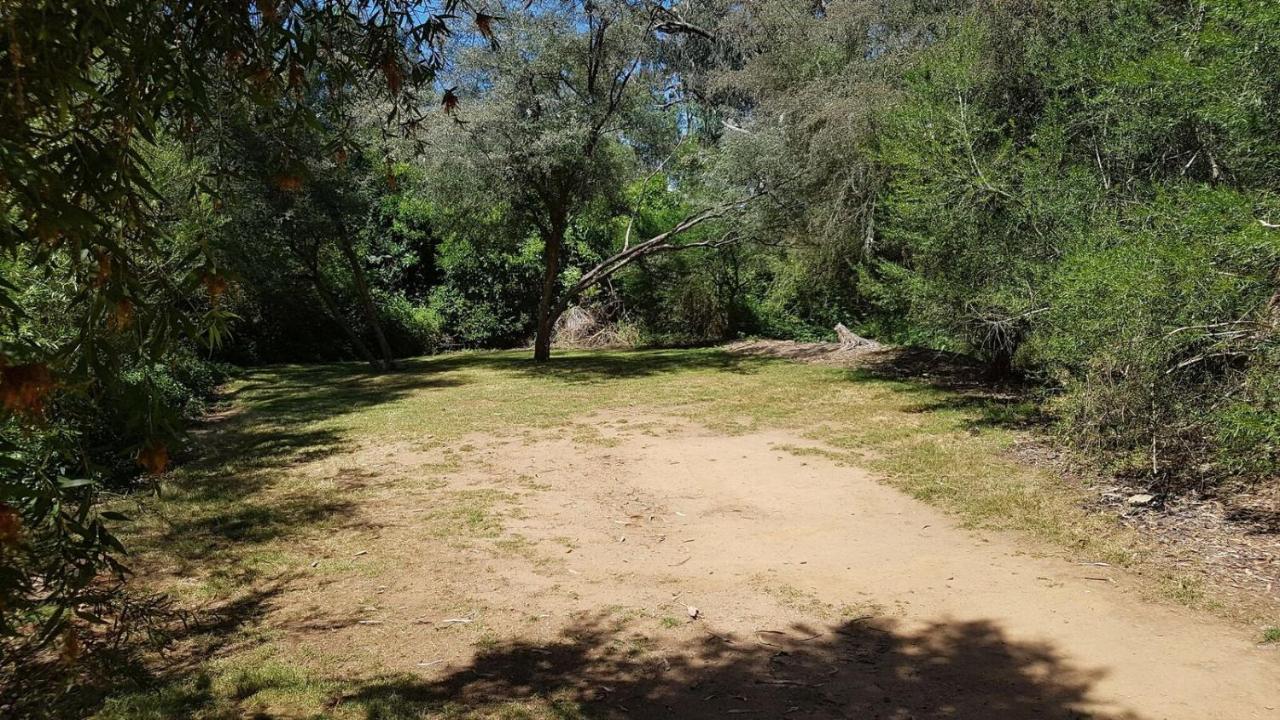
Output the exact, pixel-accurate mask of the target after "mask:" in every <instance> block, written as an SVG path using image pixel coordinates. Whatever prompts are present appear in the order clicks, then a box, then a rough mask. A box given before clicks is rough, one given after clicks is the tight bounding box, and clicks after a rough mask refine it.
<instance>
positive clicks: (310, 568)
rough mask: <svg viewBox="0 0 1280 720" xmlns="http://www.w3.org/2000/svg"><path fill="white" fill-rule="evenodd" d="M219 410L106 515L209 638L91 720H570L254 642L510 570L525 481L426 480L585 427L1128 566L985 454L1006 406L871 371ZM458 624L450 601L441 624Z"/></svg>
mask: <svg viewBox="0 0 1280 720" xmlns="http://www.w3.org/2000/svg"><path fill="white" fill-rule="evenodd" d="M227 403H228V405H227V408H226V410H225V411H224V413H223V414H222V416H221V417H219V418H217V419H215V420H214V421H213V422H211V423H210V425H209V427H207V428H205V429H202V430H201V431H200V432H199V433H198V434H197V436H196V441H195V447H194V448H193V450H192V457H191V458H190V460H189V462H187V463H186V464H185V465H184V466H182V467H181V468H180V469H178V470H177V471H175V472H173V473H172V474H171V475H170V476H169V477H168V478H166V480H165V481H164V483H163V485H162V487H161V488H160V492H159V493H158V495H157V496H154V497H151V496H148V497H145V498H135V499H130V500H126V501H122V502H121V504H122V505H129V506H131V507H132V509H133V510H135V512H133V513H132V514H133V515H134V516H135V518H136V519H135V520H134V522H133V523H132V524H131V527H129V528H128V531H127V537H128V542H129V544H130V545H131V548H132V549H133V551H134V553H135V564H136V566H137V567H138V568H139V570H140V571H141V573H140V578H139V579H140V580H141V581H143V584H144V585H148V586H150V587H151V588H152V589H155V590H158V591H161V592H163V593H165V594H167V595H169V596H171V597H174V598H176V599H177V602H178V603H179V604H180V605H183V606H186V607H196V608H206V609H209V610H210V611H211V612H216V613H219V614H220V615H219V616H220V617H223V618H225V619H226V621H225V623H224V624H223V625H222V626H220V627H218V629H217V630H210V631H208V632H203V633H193V637H192V638H190V639H188V640H187V641H186V644H185V646H184V647H186V648H187V650H186V652H187V653H189V654H193V655H194V656H195V657H194V658H193V659H192V661H191V663H192V664H191V666H190V667H189V668H187V669H184V670H183V671H182V672H180V673H172V674H170V675H168V676H166V675H165V674H164V673H160V675H159V678H160V679H159V680H158V681H155V682H151V683H150V684H149V685H147V684H144V686H143V687H141V688H140V689H139V690H138V691H137V692H132V693H127V694H124V695H117V697H115V698H114V699H111V700H110V701H108V703H107V704H106V705H105V706H104V707H103V709H102V710H101V711H100V714H99V717H102V718H176V717H210V718H221V717H241V716H245V715H246V713H247V714H250V715H251V714H253V713H259V714H261V715H262V716H271V717H314V716H325V717H352V718H366V717H367V718H399V717H423V716H428V717H512V718H517V717H549V718H550V717H555V718H561V717H578V716H579V713H580V712H581V708H579V707H578V706H577V705H576V704H574V703H573V702H572V701H570V700H568V699H565V698H559V697H543V698H541V699H539V700H537V701H523V700H522V701H518V702H510V703H508V702H503V703H499V704H497V705H493V704H487V705H483V706H480V707H476V706H474V705H469V706H465V707H464V706H455V705H451V704H450V703H449V702H447V701H445V700H441V699H440V698H434V697H433V698H403V697H398V696H397V695H396V693H395V691H394V688H395V686H396V682H398V681H397V676H396V675H395V674H394V673H391V674H388V673H386V672H385V671H383V670H382V669H381V668H378V667H376V662H374V661H369V665H368V666H364V670H363V671H362V672H361V673H359V674H357V675H354V676H353V674H352V672H351V670H350V668H351V667H352V666H359V665H360V663H361V661H360V656H359V649H351V650H350V652H349V653H348V656H347V657H345V658H343V659H341V660H340V661H338V660H334V659H333V658H326V657H321V656H317V655H315V654H314V653H308V652H307V651H305V650H303V649H300V648H297V647H293V646H291V645H290V644H289V643H288V642H286V641H285V640H284V637H285V632H284V631H283V630H282V629H280V628H279V627H272V626H271V625H270V624H264V623H262V622H259V620H260V618H262V617H264V616H266V615H267V614H268V613H269V612H270V611H271V610H272V609H273V608H275V607H276V603H277V601H278V600H279V598H280V597H281V596H282V594H284V593H289V592H293V590H292V589H291V585H290V583H291V582H293V581H294V580H295V579H297V578H300V577H304V576H305V577H306V578H309V580H308V582H324V580H325V578H326V577H340V576H351V575H360V576H365V577H368V578H373V579H376V580H377V581H378V582H384V581H386V582H390V581H392V580H394V578H395V577H396V576H397V574H398V573H399V572H400V568H402V567H407V566H409V565H411V564H412V561H414V560H420V559H421V558H422V557H431V558H436V557H439V558H448V557H451V556H454V555H456V554H458V553H465V552H466V551H467V550H468V548H473V547H484V548H486V549H488V550H491V551H492V552H493V553H505V554H508V555H520V554H522V553H528V548H527V547H526V544H525V541H524V539H523V538H522V537H521V536H520V535H518V534H516V533H513V532H509V531H508V530H506V527H505V525H506V523H505V520H507V519H509V518H511V517H515V516H516V515H517V514H518V513H519V512H521V509H520V508H519V507H518V502H517V501H518V499H519V497H520V494H521V493H523V492H535V491H536V490H535V489H534V488H536V487H537V483H536V480H534V479H532V478H515V479H513V480H512V482H511V483H510V489H504V490H501V491H497V490H476V489H470V490H458V489H448V488H446V487H445V486H444V485H445V483H444V482H443V481H442V478H443V477H444V476H445V475H447V474H449V473H454V472H457V471H460V470H462V469H464V468H466V467H467V466H468V464H469V463H472V462H475V461H476V459H475V457H474V453H475V451H476V450H477V448H476V445H475V443H477V442H480V440H479V439H478V438H480V437H482V436H491V437H502V438H516V439H521V438H528V439H529V440H530V441H532V439H534V438H537V437H547V436H548V435H552V436H561V437H565V438H568V439H571V440H572V441H574V442H576V443H588V444H597V445H603V446H607V445H608V444H609V439H608V438H607V437H604V436H602V435H601V433H600V432H599V430H598V429H597V428H595V426H594V425H593V424H592V423H591V422H590V421H584V418H587V417H588V416H589V415H590V414H591V413H596V412H607V413H608V414H609V416H610V417H613V418H618V419H622V420H626V419H627V418H635V419H634V420H630V421H628V422H634V423H635V428H636V429H637V430H639V431H641V432H654V433H658V432H661V431H662V427H661V426H662V418H675V419H677V420H680V421H685V422H688V421H692V422H694V423H697V424H700V425H702V426H705V427H708V428H710V429H713V430H715V431H717V432H722V433H730V434H740V433H749V432H756V431H764V430H783V431H787V432H789V433H791V434H793V435H794V436H795V437H796V438H797V439H798V440H803V441H806V442H805V444H804V446H803V447H801V446H800V444H797V445H796V446H794V447H790V448H788V449H789V450H790V451H791V452H795V453H801V454H803V453H817V454H820V455H823V456H825V457H828V458H831V459H834V460H836V461H837V462H841V463H848V464H856V465H857V466H859V467H863V468H866V469H869V470H872V471H874V472H875V473H877V474H878V475H880V476H882V477H883V478H884V481H885V482H888V483H891V484H892V485H894V486H895V487H898V488H900V489H902V490H903V491H905V492H907V493H909V494H911V495H913V496H915V497H918V498H921V499H923V500H925V501H927V502H930V503H933V504H935V505H938V506H941V507H944V508H946V509H948V510H950V511H952V512H954V513H955V514H956V516H957V517H958V518H960V519H961V520H962V521H963V522H964V523H965V524H967V525H968V526H970V527H974V528H982V529H1002V530H1012V531H1016V532H1017V533H1020V534H1021V536H1022V537H1025V538H1027V539H1028V540H1030V541H1031V542H1030V543H1029V545H1028V549H1029V550H1031V551H1035V552H1066V553H1069V554H1070V555H1071V557H1072V558H1075V559H1079V560H1082V561H1091V562H1108V563H1113V564H1130V563H1133V562H1135V561H1136V560H1137V558H1136V556H1135V554H1134V550H1133V548H1134V546H1133V542H1132V538H1130V537H1128V536H1126V535H1125V534H1124V533H1123V532H1122V531H1121V530H1119V529H1117V527H1116V526H1115V525H1114V524H1113V523H1111V522H1109V521H1107V520H1106V519H1104V518H1100V517H1098V516H1095V515H1091V514H1089V513H1088V512H1086V511H1085V510H1083V509H1082V497H1083V496H1082V494H1081V492H1080V491H1078V490H1077V489H1073V488H1071V487H1069V486H1067V485H1064V484H1063V483H1062V481H1061V480H1060V479H1059V478H1056V477H1053V476H1052V475H1050V474H1048V473H1046V472H1043V471H1041V470H1037V469H1035V468H1031V467H1027V466H1025V465H1022V464H1019V463H1018V462H1016V461H1015V460H1014V459H1012V458H1011V457H1010V455H1009V454H1008V453H1007V452H1006V451H1007V450H1008V449H1009V448H1010V447H1011V445H1012V444H1013V443H1014V442H1016V441H1017V440H1018V438H1019V433H1020V432H1022V431H1021V430H1018V429H1017V428H1016V426H1017V424H1018V423H1017V420H1018V419H1019V418H1020V417H1021V414H1022V413H1021V409H1020V408H1019V407H1018V406H1016V404H1014V401H1011V400H1001V399H998V398H994V399H993V398H990V397H985V398H981V397H966V396H962V395H959V394H957V393H955V392H951V391H947V390H943V389H938V388H935V387H931V386H929V385H926V384H922V383H919V382H915V381H902V380H894V379H888V378H887V377H886V376H885V374H884V373H879V372H877V371H876V370H874V369H861V370H857V369H848V368H840V367H832V366H822V365H812V364H799V363H794V362H790V361H786V360H779V359H769V358H762V357H755V356H740V355H735V354H731V353H728V352H726V351H723V350H717V349H697V350H654V351H635V352H590V353H585V352H579V353H561V354H559V355H558V356H557V357H556V358H555V359H554V360H553V361H552V362H551V363H549V364H546V365H535V364H533V363H532V362H530V361H529V360H528V358H527V354H526V353H522V352H487V353H479V352H477V353H458V354H450V355H443V356H438V357H432V358H425V359H419V360H414V361H410V362H406V363H405V364H404V367H403V368H402V369H401V370H399V371H398V372H395V373H390V374H383V375H379V374H373V373H370V372H369V371H368V370H367V369H366V368H365V367H363V366H360V365H355V364H349V365H345V364H344V365H325V366H289V367H275V368H268V369H259V370H254V371H250V372H246V373H245V374H243V375H242V376H241V377H239V378H238V379H237V380H236V381H235V382H234V383H233V384H232V385H231V386H230V387H229V388H228V393H227ZM405 454H409V455H413V454H417V455H416V456H415V459H414V462H412V463H405V464H404V465H403V468H401V469H397V468H400V467H401V466H398V465H391V466H383V467H382V468H381V469H380V470H377V471H372V470H369V469H368V467H366V464H367V463H368V462H372V461H373V460H374V459H378V460H383V459H385V458H387V457H389V456H399V455H405ZM406 498H422V504H423V505H429V506H430V508H431V510H430V511H428V512H422V513H418V514H416V515H414V516H413V517H412V519H411V523H410V524H411V525H412V527H411V532H412V533H413V534H412V537H413V538H414V542H413V544H412V546H404V547H394V548H384V549H383V551H382V552H379V553H374V554H369V553H366V548H367V547H368V546H369V543H371V542H374V541H376V539H377V537H378V532H377V528H366V527H365V526H364V525H363V524H362V523H363V521H362V520H361V518H362V514H361V508H362V507H367V506H370V505H372V504H379V503H384V504H389V503H396V502H403V501H404V500H405V499H406ZM569 549H571V546H570V548H569ZM780 592H781V591H780ZM793 594H794V593H793ZM787 597H788V598H791V601H792V602H800V601H801V600H804V599H805V598H804V597H802V596H800V595H795V596H794V598H792V596H791V595H788V596H787ZM361 600H362V601H363V602H367V603H369V604H370V605H371V606H373V605H376V598H375V597H369V598H362V599H361ZM476 602H478V600H477V599H476V598H473V597H469V596H468V595H467V593H466V592H464V591H461V590H460V591H459V592H458V593H457V597H456V608H455V610H456V612H457V614H458V616H460V617H461V616H464V615H466V614H467V613H468V612H469V608H471V607H472V606H474V605H475V603H476ZM850 612H852V611H850ZM830 614H832V616H833V617H842V616H843V613H842V612H836V611H834V610H833V611H831V613H830ZM376 618H377V616H376V614H375V615H371V616H369V619H365V620H362V622H369V623H377V622H378V620H377V619H376ZM648 624H649V625H652V626H653V631H654V632H676V628H678V627H679V625H680V623H679V622H677V621H674V620H671V619H670V618H667V619H666V620H665V622H664V621H663V619H662V618H659V617H658V616H655V617H653V618H650V619H649V623H648ZM371 627H376V625H373V626H371ZM468 631H469V632H474V633H475V634H476V640H475V643H477V645H476V646H477V647H482V646H483V643H485V642H490V643H492V642H496V638H495V637H494V636H493V635H491V634H486V633H487V631H486V630H485V628H484V627H483V626H482V624H481V623H479V622H477V623H476V624H475V625H474V626H469V627H468ZM375 686H376V687H377V688H381V690H379V691H378V692H370V691H369V690H370V687H375Z"/></svg>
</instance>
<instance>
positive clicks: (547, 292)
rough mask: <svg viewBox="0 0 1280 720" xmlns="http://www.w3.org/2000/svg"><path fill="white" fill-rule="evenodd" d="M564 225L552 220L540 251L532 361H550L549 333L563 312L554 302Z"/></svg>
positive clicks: (561, 306)
mask: <svg viewBox="0 0 1280 720" xmlns="http://www.w3.org/2000/svg"><path fill="white" fill-rule="evenodd" d="M564 233H565V224H564V222H563V221H562V220H559V221H558V220H557V219H556V218H553V219H552V222H551V232H549V233H547V237H546V240H545V246H544V248H543V251H542V258H543V262H544V263H545V265H544V268H543V273H542V298H541V300H539V302H538V332H537V335H535V336H534V340H533V359H534V361H535V362H545V361H547V360H550V359H551V333H552V332H553V331H554V330H555V327H556V320H557V319H558V318H559V317H560V313H561V312H563V311H564V304H563V303H560V302H556V286H557V285H559V283H560V253H561V250H562V249H563V247H564Z"/></svg>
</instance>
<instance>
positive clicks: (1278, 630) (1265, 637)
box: [1262, 627, 1280, 645]
mask: <svg viewBox="0 0 1280 720" xmlns="http://www.w3.org/2000/svg"><path fill="white" fill-rule="evenodd" d="M1262 644H1263V645H1277V644H1280V627H1269V628H1267V629H1266V630H1263V631H1262Z"/></svg>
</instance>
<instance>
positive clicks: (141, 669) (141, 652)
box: [0, 578, 288, 718]
mask: <svg viewBox="0 0 1280 720" xmlns="http://www.w3.org/2000/svg"><path fill="white" fill-rule="evenodd" d="M287 585H288V579H287V578H281V579H278V580H277V581H276V582H273V583H271V584H269V585H265V586H259V587H256V588H253V589H252V590H249V591H246V592H243V593H241V594H239V595H237V596H236V597H235V598H233V599H231V600H228V601H225V602H222V603H219V604H216V605H214V606H212V607H208V608H205V609H201V610H197V611H189V610H180V609H178V608H177V607H176V606H175V604H174V602H173V600H172V599H171V598H169V597H167V596H165V595H162V594H156V593H149V592H146V591H132V590H127V591H125V592H123V593H111V594H109V595H103V596H102V597H103V602H104V603H106V604H105V605H103V606H102V607H98V606H94V605H88V606H86V608H87V609H92V610H93V611H94V612H97V613H100V614H102V615H103V616H106V617H110V618H112V619H113V622H112V624H110V625H107V626H98V627H95V628H92V630H93V632H92V633H90V634H82V635H81V636H80V637H81V643H82V646H81V647H82V650H81V651H80V654H79V657H78V658H76V659H75V660H74V662H72V661H69V660H68V658H67V657H66V656H65V651H63V652H54V651H52V650H50V651H47V652H44V653H41V655H40V656H39V657H38V658H36V659H34V661H32V662H27V663H24V664H23V665H22V669H21V672H16V671H15V672H12V673H9V672H7V671H8V670H10V668H8V667H6V668H4V670H5V671H6V672H3V673H0V681H2V682H0V717H13V718H72V717H86V716H89V715H91V714H92V713H93V712H94V711H95V710H97V709H98V708H100V707H101V706H102V703H103V702H104V701H105V700H106V699H107V698H108V697H111V696H113V695H116V694H118V693H120V692H121V690H122V689H127V688H152V687H172V688H177V689H179V692H181V693H182V694H184V697H183V698H181V702H179V703H177V704H176V705H175V707H181V708H183V712H177V713H175V714H174V715H173V716H172V717H174V718H179V717H183V718H185V717H191V716H193V715H195V714H197V713H198V712H199V711H200V710H201V709H202V708H204V707H206V706H207V705H209V704H210V703H211V701H212V698H213V695H212V693H211V691H210V683H208V674H207V672H206V667H207V664H208V662H209V660H210V659H211V658H215V657H218V656H219V655H221V654H223V653H224V652H227V651H229V650H232V649H234V648H235V647H236V646H237V643H239V642H242V639H241V638H240V636H239V632H240V630H241V629H243V628H245V627H248V626H251V625H252V624H254V623H255V622H256V621H257V620H258V619H260V618H261V617H263V616H264V615H265V614H266V613H267V612H268V610H269V609H270V606H271V603H272V601H273V600H274V599H275V598H276V597H277V596H278V595H280V594H281V593H282V592H284V590H285V588H286V587H287ZM192 678H204V679H205V682H204V683H203V684H201V683H199V682H197V683H196V684H195V685H196V688H195V691H194V692H193V691H191V690H188V689H187V687H188V686H189V685H191V683H189V682H187V681H189V680H190V679H192ZM201 687H203V689H202V690H201ZM188 711H189V712H188Z"/></svg>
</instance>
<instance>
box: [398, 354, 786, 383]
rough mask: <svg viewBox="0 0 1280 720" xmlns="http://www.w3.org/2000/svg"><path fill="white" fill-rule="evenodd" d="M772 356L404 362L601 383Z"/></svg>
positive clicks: (491, 357)
mask: <svg viewBox="0 0 1280 720" xmlns="http://www.w3.org/2000/svg"><path fill="white" fill-rule="evenodd" d="M778 362H780V361H779V360H777V359H774V358H766V357H760V356H750V355H741V354H735V353H730V352H726V351H724V350H719V349H702V350H689V349H654V350H618V351H603V350H589V351H583V350H571V351H560V352H556V353H554V354H553V355H552V356H551V359H550V360H548V361H546V362H541V363H539V362H534V361H533V358H532V356H531V355H529V354H525V353H520V354H516V353H514V352H510V351H507V352H477V353H459V354H456V355H450V356H447V357H442V358H427V359H425V360H424V361H422V362H421V363H420V364H419V363H415V364H410V365H407V367H413V368H418V367H421V369H423V370H426V371H430V370H436V371H448V370H467V369H473V368H485V369H488V370H496V371H498V372H503V373H507V374H522V375H529V376H533V377H543V378H551V379H554V380H557V381H560V382H564V383H602V382H609V381H613V380H625V379H633V378H643V377H651V376H655V375H663V374H668V373H675V372H686V371H697V370H714V371H718V372H730V373H744V374H745V373H752V372H755V371H756V370H758V369H760V368H761V367H764V366H765V365H768V364H771V363H778Z"/></svg>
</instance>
